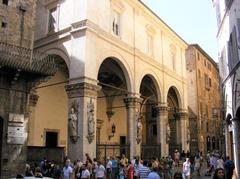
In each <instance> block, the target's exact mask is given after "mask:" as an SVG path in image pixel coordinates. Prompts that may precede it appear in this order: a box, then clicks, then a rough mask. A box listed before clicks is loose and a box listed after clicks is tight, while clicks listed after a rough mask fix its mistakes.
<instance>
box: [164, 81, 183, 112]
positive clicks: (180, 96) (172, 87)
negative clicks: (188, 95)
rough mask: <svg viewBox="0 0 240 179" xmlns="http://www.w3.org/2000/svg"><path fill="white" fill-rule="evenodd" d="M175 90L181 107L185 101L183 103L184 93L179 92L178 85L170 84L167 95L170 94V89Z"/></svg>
mask: <svg viewBox="0 0 240 179" xmlns="http://www.w3.org/2000/svg"><path fill="white" fill-rule="evenodd" d="M171 89H172V90H173V91H174V93H175V94H176V98H177V103H178V104H177V106H178V107H179V108H183V103H182V95H181V94H180V92H179V90H178V88H177V87H176V86H174V85H173V86H170V87H169V88H168V90H167V94H166V95H167V96H168V94H169V91H170V90H171ZM166 99H167V97H166Z"/></svg>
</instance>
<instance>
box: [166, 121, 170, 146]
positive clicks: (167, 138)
mask: <svg viewBox="0 0 240 179" xmlns="http://www.w3.org/2000/svg"><path fill="white" fill-rule="evenodd" d="M166 129H167V131H166V141H167V143H169V141H170V136H171V129H170V125H169V123H167V128H166Z"/></svg>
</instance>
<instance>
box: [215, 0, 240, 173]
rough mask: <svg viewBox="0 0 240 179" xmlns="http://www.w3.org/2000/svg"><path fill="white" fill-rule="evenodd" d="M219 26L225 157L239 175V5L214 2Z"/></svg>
mask: <svg viewBox="0 0 240 179" xmlns="http://www.w3.org/2000/svg"><path fill="white" fill-rule="evenodd" d="M213 5H214V8H215V10H216V17H217V24H218V32H217V39H218V54H219V55H218V56H219V59H218V60H219V70H220V76H221V80H222V87H223V103H224V106H223V107H224V110H223V113H224V118H225V140H226V155H228V156H230V158H231V159H234V162H235V165H236V168H237V172H238V176H239V175H240V173H239V170H240V158H239V156H240V100H239V91H240V87H239V86H240V85H239V81H240V68H239V65H240V55H239V54H240V48H239V47H240V2H239V1H238V0H226V1H219V0H213Z"/></svg>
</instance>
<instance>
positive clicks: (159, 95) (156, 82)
mask: <svg viewBox="0 0 240 179" xmlns="http://www.w3.org/2000/svg"><path fill="white" fill-rule="evenodd" d="M145 76H149V77H150V78H151V80H152V82H153V83H154V86H155V88H156V92H157V100H158V101H157V102H160V101H161V100H162V99H163V98H162V93H161V92H162V88H161V84H160V82H159V79H158V76H157V74H156V73H155V72H154V71H152V70H150V69H146V70H144V71H143V73H142V74H141V75H140V78H139V79H141V80H139V81H137V84H136V92H140V87H141V82H142V80H143V78H144V77H145Z"/></svg>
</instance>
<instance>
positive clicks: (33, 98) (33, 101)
mask: <svg viewBox="0 0 240 179" xmlns="http://www.w3.org/2000/svg"><path fill="white" fill-rule="evenodd" d="M38 98H39V96H38V95H37V91H36V90H31V93H30V95H29V118H30V120H29V122H28V128H29V129H28V130H29V136H28V144H30V145H32V144H33V141H32V140H33V139H34V132H32V131H34V126H35V125H34V122H35V110H36V105H37V102H38ZM30 136H31V140H29V137H30Z"/></svg>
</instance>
